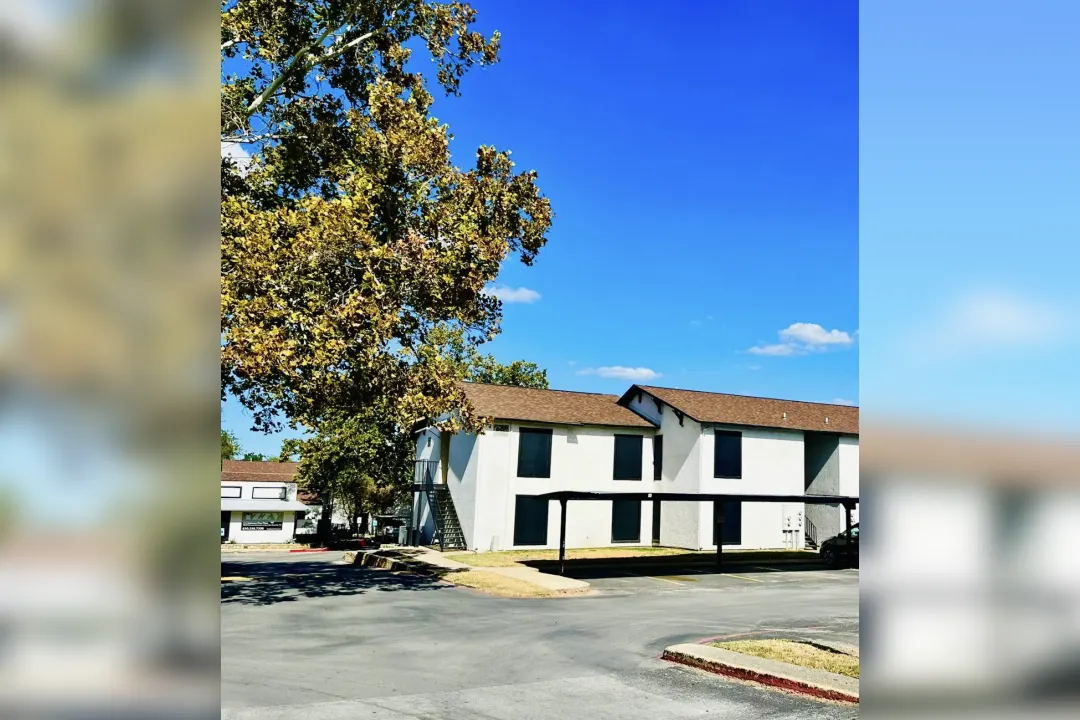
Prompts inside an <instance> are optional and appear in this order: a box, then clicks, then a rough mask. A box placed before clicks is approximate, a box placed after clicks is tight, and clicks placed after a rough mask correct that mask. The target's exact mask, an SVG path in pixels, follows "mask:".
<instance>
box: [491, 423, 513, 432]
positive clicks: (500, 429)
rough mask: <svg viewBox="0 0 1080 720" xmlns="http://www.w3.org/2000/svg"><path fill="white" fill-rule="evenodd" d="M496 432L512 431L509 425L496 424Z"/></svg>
mask: <svg viewBox="0 0 1080 720" xmlns="http://www.w3.org/2000/svg"><path fill="white" fill-rule="evenodd" d="M495 432H510V426H509V425H496V426H495Z"/></svg>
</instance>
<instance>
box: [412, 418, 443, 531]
mask: <svg viewBox="0 0 1080 720" xmlns="http://www.w3.org/2000/svg"><path fill="white" fill-rule="evenodd" d="M415 457H416V459H417V460H438V459H439V431H438V430H436V429H435V428H426V429H425V430H423V431H422V432H419V433H417V435H416V456H415ZM413 481H414V482H419V479H418V478H416V477H414V478H413ZM414 502H415V506H414V507H413V515H412V518H411V519H410V522H414V521H415V522H417V526H418V527H419V528H420V531H421V535H422V539H423V541H424V542H430V541H431V538H433V537H434V536H435V519H434V518H433V517H432V516H431V509H430V508H429V507H428V503H427V498H426V497H425V496H424V493H417V494H416V495H415V497H414Z"/></svg>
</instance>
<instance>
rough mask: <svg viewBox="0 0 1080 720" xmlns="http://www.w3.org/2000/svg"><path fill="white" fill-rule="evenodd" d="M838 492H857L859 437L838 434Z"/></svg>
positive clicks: (843, 493) (854, 493) (856, 493)
mask: <svg viewBox="0 0 1080 720" xmlns="http://www.w3.org/2000/svg"><path fill="white" fill-rule="evenodd" d="M839 450H840V494H841V495H856V496H857V495H858V494H859V438H857V437H852V436H851V435H841V436H840V448H839Z"/></svg>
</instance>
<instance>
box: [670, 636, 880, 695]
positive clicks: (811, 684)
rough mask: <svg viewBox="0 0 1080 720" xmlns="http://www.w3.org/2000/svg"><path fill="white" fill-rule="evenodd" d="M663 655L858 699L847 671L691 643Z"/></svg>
mask: <svg viewBox="0 0 1080 720" xmlns="http://www.w3.org/2000/svg"><path fill="white" fill-rule="evenodd" d="M661 657H662V658H663V659H664V660H668V661H670V662H677V663H680V664H682V665H689V666H690V667H696V668H699V669H701V670H708V671H709V672H713V673H716V674H718V675H725V676H727V677H733V678H736V679H738V680H750V681H752V682H756V683H761V684H763V685H769V686H770V687H775V688H780V689H782V690H790V691H792V692H797V693H800V694H803V695H811V696H813V697H818V698H822V699H823V700H838V701H840V702H850V703H858V702H859V681H858V680H857V679H855V678H850V677H847V676H846V675H838V674H836V673H830V672H825V671H824V670H815V669H813V668H804V667H800V666H798V665H791V664H790V663H785V662H778V661H776V660H766V659H765V658H759V657H754V656H752V655H744V654H743V653H737V652H732V651H730V650H724V649H723V648H717V647H712V646H710V645H696V644H692V643H683V644H680V645H672V646H670V647H667V648H665V649H664V653H663V655H661Z"/></svg>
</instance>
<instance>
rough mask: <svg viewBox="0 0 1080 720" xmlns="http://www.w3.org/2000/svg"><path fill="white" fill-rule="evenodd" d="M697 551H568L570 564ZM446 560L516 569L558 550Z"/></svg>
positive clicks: (460, 556)
mask: <svg viewBox="0 0 1080 720" xmlns="http://www.w3.org/2000/svg"><path fill="white" fill-rule="evenodd" d="M695 553H696V551H693V550H684V549H682V548H666V547H632V548H631V547H623V548H620V547H610V548H585V549H578V550H567V551H566V559H567V560H584V559H593V558H633V557H655V556H659V555H688V554H695ZM446 557H448V558H451V559H452V560H457V561H458V562H462V563H465V564H466V565H472V566H473V567H513V566H514V565H517V564H518V563H521V562H527V561H529V560H558V559H559V551H558V550H505V551H500V552H486V553H472V552H463V553H447V554H446Z"/></svg>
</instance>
